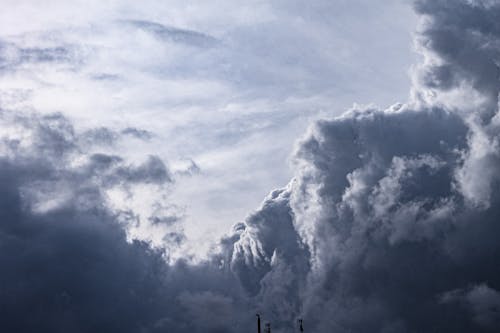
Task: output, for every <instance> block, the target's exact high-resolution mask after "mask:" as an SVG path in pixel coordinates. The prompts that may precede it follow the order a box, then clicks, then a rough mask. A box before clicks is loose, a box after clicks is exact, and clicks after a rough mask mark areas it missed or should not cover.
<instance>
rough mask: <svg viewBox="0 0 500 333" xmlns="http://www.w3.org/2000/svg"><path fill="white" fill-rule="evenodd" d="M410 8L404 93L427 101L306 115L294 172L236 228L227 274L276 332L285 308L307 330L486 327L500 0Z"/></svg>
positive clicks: (497, 187)
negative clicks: (413, 80) (411, 34)
mask: <svg viewBox="0 0 500 333" xmlns="http://www.w3.org/2000/svg"><path fill="white" fill-rule="evenodd" d="M416 8H417V11H418V12H419V13H420V14H421V15H423V16H422V22H421V28H420V29H421V30H420V31H419V33H418V36H417V38H418V40H417V43H418V44H419V45H420V46H421V51H422V52H423V53H424V56H425V57H426V62H425V63H424V64H423V65H422V66H421V67H420V68H419V71H418V72H417V74H418V77H419V81H417V84H421V86H416V87H415V89H416V90H417V91H420V92H423V91H424V90H425V89H429V90H431V91H433V94H434V97H436V99H435V100H434V101H435V104H433V102H432V100H431V101H430V102H428V103H424V104H420V103H418V102H417V103H410V104H408V105H401V104H398V105H395V106H393V107H391V108H389V109H387V110H384V111H382V110H376V109H360V108H355V109H353V110H351V111H349V112H348V113H346V114H345V115H343V116H341V117H338V118H336V119H334V120H323V121H318V122H317V123H316V124H315V125H314V126H313V127H312V128H311V130H310V132H309V133H308V135H307V136H306V137H305V138H304V139H303V140H302V141H301V142H300V144H299V145H298V148H297V152H296V155H295V159H294V165H295V168H296V177H295V179H294V180H293V181H292V182H291V183H290V184H289V185H288V187H287V188H286V189H283V190H279V191H275V192H273V193H274V194H272V195H270V197H269V198H267V199H266V201H265V203H264V204H263V206H262V207H261V209H260V210H258V211H257V212H255V213H254V214H252V215H250V216H249V218H248V219H247V221H246V227H245V229H243V230H242V231H240V232H239V233H238V235H239V240H238V241H237V242H236V243H235V247H234V249H235V252H234V253H233V255H232V267H233V270H235V271H236V272H241V273H240V274H241V275H242V276H243V278H241V279H242V282H243V284H244V285H245V286H246V288H247V289H248V290H250V291H251V292H252V293H253V294H258V295H260V297H262V299H266V300H267V302H266V303H265V304H267V305H268V306H267V307H265V310H266V313H267V314H268V315H270V316H271V318H272V320H273V322H278V323H280V325H282V327H286V324H283V323H282V320H283V318H286V317H287V316H289V317H290V316H299V315H300V316H303V317H304V319H305V322H306V324H307V327H308V330H314V331H316V332H332V331H335V332H432V331H436V332H452V331H453V332H493V331H496V330H497V329H498V327H499V321H498V320H499V316H498V299H499V298H498V295H499V292H500V268H499V266H498V264H497V261H498V260H497V258H498V256H499V255H500V245H499V243H498V240H497V236H496V235H498V233H499V232H500V224H499V223H498V220H499V218H500V210H499V207H500V201H499V200H500V148H499V147H500V145H499V142H498V133H499V131H500V127H499V123H498V116H497V115H498V93H499V91H500V80H499V76H498V66H497V64H498V62H499V61H500V53H499V50H500V43H499V36H500V35H499V33H498V31H499V30H500V25H499V22H500V21H498V20H497V19H496V18H497V16H498V13H497V12H498V11H499V8H500V3H499V2H497V1H489V2H488V1H453V2H451V1H417V2H416ZM464 87H465V88H464ZM450 91H455V95H453V96H454V97H453V98H454V100H452V103H449V104H447V103H442V101H443V100H440V98H447V95H446V94H447V93H449V92H450ZM473 97H474V98H475V99H474V98H473ZM471 103H476V104H477V107H475V108H474V107H471V105H474V104H471ZM275 225H276V226H277V225H280V226H279V227H277V228H276V229H274V228H273V226H275ZM287 226H289V227H287ZM280 238H281V239H280ZM292 244H294V245H293V246H291V245H292ZM282 249H286V250H284V251H283V253H284V254H281V255H279V252H280V251H281V250H282ZM294 256H296V258H302V260H306V261H307V262H308V264H309V265H307V264H305V265H304V263H303V261H300V260H298V259H296V260H290V258H294ZM273 262H274V265H273V264H272V263H273ZM298 267H300V268H301V269H298ZM290 277H293V278H292V279H293V280H294V281H297V282H290V280H291V278H290ZM245 278H248V279H249V280H250V281H251V284H248V283H247V282H246V281H245ZM255 279H258V280H259V282H256V281H255ZM280 289H281V292H280ZM272 295H283V296H281V297H279V299H280V301H277V302H276V303H275V304H273V302H272V300H273V299H276V298H277V297H274V298H273V297H272ZM285 295H288V296H290V295H292V297H289V298H288V299H287V298H286V297H285ZM294 295H298V297H294ZM283 309H288V312H287V313H286V314H284V313H280V310H283Z"/></svg>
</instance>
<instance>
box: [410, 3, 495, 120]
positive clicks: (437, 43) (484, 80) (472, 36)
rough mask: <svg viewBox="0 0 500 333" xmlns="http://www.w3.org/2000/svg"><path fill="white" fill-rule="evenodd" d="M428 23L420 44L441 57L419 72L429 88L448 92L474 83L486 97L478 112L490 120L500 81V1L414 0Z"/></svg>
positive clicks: (425, 25) (422, 33) (473, 86)
mask: <svg viewBox="0 0 500 333" xmlns="http://www.w3.org/2000/svg"><path fill="white" fill-rule="evenodd" d="M415 8H416V10H417V12H418V13H419V14H420V15H423V16H424V17H428V18H429V19H428V20H425V21H423V23H422V27H421V31H420V32H419V34H418V37H417V41H418V44H419V45H420V46H421V47H422V48H423V49H424V50H425V52H428V54H433V55H436V56H437V57H438V59H439V61H428V62H427V63H426V64H425V65H424V66H422V67H421V69H420V71H419V76H420V78H421V82H422V83H423V84H424V86H427V87H430V88H433V89H438V90H442V91H447V90H450V89H453V88H459V87H460V86H461V85H462V84H464V83H466V84H469V85H470V86H471V87H472V88H473V89H477V90H478V91H480V93H481V95H482V96H483V97H484V98H486V101H485V102H484V104H483V105H482V106H481V109H480V110H477V111H479V112H481V113H482V114H483V117H486V119H490V118H491V117H492V116H493V115H494V114H495V113H496V110H497V106H498V93H499V80H500V67H499V65H500V63H499V62H498V61H499V58H500V29H499V26H498V17H499V15H500V3H498V1H491V2H487V1H445V0H438V1H429V0H417V1H415Z"/></svg>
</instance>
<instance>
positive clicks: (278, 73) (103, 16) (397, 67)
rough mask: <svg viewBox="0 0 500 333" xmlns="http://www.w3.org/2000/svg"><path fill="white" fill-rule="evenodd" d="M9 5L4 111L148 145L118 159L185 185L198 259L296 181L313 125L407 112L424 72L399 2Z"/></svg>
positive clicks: (176, 201) (0, 40) (174, 190)
mask: <svg viewBox="0 0 500 333" xmlns="http://www.w3.org/2000/svg"><path fill="white" fill-rule="evenodd" d="M2 3H3V6H2V11H1V13H0V22H1V23H0V32H1V35H0V46H1V48H0V55H1V56H0V59H1V60H0V61H1V63H0V66H1V67H0V68H1V73H2V75H1V77H0V88H1V90H0V91H1V95H0V96H1V98H0V103H1V106H2V107H3V108H9V109H17V110H23V111H25V110H34V111H35V112H38V113H43V114H51V113H54V112H59V113H61V114H63V115H64V116H65V117H67V118H68V119H70V120H71V121H72V122H73V125H74V126H75V130H77V131H85V130H88V129H92V128H100V127H102V128H107V129H111V130H115V131H122V130H124V129H127V128H134V129H138V130H139V131H147V133H148V139H147V140H136V139H137V138H135V137H132V139H131V140H123V142H120V143H119V144H116V146H114V147H108V148H109V149H108V150H109V151H112V152H115V151H117V152H119V154H125V155H127V156H129V157H130V158H132V159H138V160H140V159H141V158H143V157H144V156H145V155H147V154H152V155H156V156H159V157H160V158H162V160H163V161H164V162H165V163H167V164H168V165H169V167H170V168H171V169H172V172H174V173H176V177H175V185H173V186H171V188H170V189H169V194H170V195H169V201H170V204H171V205H175V206H176V207H177V208H176V212H177V213H176V214H177V215H179V217H180V216H182V219H183V223H184V229H185V233H186V236H187V238H188V242H187V243H186V246H187V247H189V249H187V250H188V251H190V252H192V253H193V254H194V255H196V256H204V255H205V253H206V252H207V250H208V248H209V247H210V246H211V244H212V243H213V240H214V239H217V238H218V237H220V236H221V235H223V234H224V233H226V232H227V230H229V229H230V228H231V226H232V225H233V224H234V223H236V222H240V221H243V220H244V218H245V217H246V215H247V214H248V213H249V212H251V211H252V210H254V209H255V208H256V207H258V205H259V204H260V203H261V201H262V198H263V197H264V196H265V195H267V193H268V192H269V191H270V189H273V188H276V187H281V186H284V185H285V184H286V183H287V182H288V181H289V179H290V178H291V177H292V170H291V169H290V167H289V156H290V155H291V153H292V151H293V147H294V143H295V142H296V141H297V139H298V138H299V137H300V136H301V135H302V134H303V133H304V132H305V129H306V128H307V126H308V124H309V123H310V122H311V121H312V120H314V119H317V118H319V117H322V116H332V115H338V114H341V113H342V112H343V111H344V110H346V109H347V108H350V107H351V106H352V105H353V104H354V103H358V104H376V105H380V106H381V107H386V106H388V105H390V104H392V103H393V102H394V98H396V99H397V100H404V99H405V98H406V97H407V95H408V91H409V87H410V77H409V75H408V69H409V67H410V65H411V64H412V63H413V60H414V58H415V55H414V53H413V46H412V39H411V34H412V31H413V27H414V22H415V21H416V19H415V15H414V14H413V11H412V10H411V7H410V5H409V4H408V3H405V2H402V1H395V0H391V1H384V4H383V5H381V4H373V2H372V1H366V0H356V1H336V2H331V1H313V2H310V3H305V2H301V1H271V2H267V1H249V2H235V1H217V2H215V3H213V2H211V3H204V2H200V1H193V2H189V1H188V2H186V1H167V2H158V1H146V2H141V3H140V4H139V3H137V2H136V1H106V2H103V1H90V2H88V1H70V2H68V1H43V2H40V1H12V2H11V1H6V2H5V0H4V2H2ZM379 36H384V38H382V39H381V38H379ZM100 149H101V150H102V149H104V148H100ZM145 232H146V231H143V232H142V233H143V237H145V238H147V237H149V238H151V237H152V236H151V235H145V234H144V233H145Z"/></svg>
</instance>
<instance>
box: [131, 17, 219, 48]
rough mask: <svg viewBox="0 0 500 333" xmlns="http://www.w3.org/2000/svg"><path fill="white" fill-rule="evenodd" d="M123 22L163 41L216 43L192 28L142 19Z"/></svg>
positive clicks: (216, 41)
mask: <svg viewBox="0 0 500 333" xmlns="http://www.w3.org/2000/svg"><path fill="white" fill-rule="evenodd" d="M123 23H125V24H129V25H131V26H133V27H136V28H139V29H142V30H144V31H147V32H150V33H152V34H153V35H154V36H156V37H157V38H159V39H161V40H165V41H170V42H176V43H182V44H186V45H189V46H195V47H203V48H206V47H213V46H216V45H217V44H218V40H217V39H216V38H214V37H212V36H209V35H207V34H204V33H201V32H197V31H193V30H187V29H179V28H175V27H170V26H166V25H163V24H160V23H156V22H151V21H144V20H128V21H123Z"/></svg>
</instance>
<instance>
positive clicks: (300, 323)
mask: <svg viewBox="0 0 500 333" xmlns="http://www.w3.org/2000/svg"><path fill="white" fill-rule="evenodd" d="M298 322H299V330H300V331H301V332H304V326H303V323H304V321H303V320H302V319H299V320H298Z"/></svg>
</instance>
